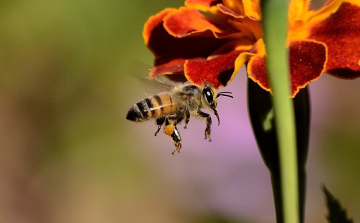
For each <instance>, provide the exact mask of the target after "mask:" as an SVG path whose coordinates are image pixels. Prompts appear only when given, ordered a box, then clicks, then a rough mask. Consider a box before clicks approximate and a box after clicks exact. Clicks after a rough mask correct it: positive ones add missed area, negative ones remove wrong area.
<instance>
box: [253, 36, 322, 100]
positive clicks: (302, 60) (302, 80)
mask: <svg viewBox="0 0 360 223" xmlns="http://www.w3.org/2000/svg"><path fill="white" fill-rule="evenodd" d="M325 63H326V47H325V46H324V45H323V44H321V43H316V42H307V41H296V42H292V43H291V44H290V71H291V78H290V79H291V96H292V97H294V96H295V95H296V93H297V92H298V91H299V89H300V88H303V87H305V86H306V85H307V84H308V83H310V82H312V81H314V80H316V79H318V78H319V77H320V76H321V73H322V72H323V69H324V64H325ZM248 74H249V77H250V78H251V79H252V80H254V81H255V82H257V83H258V84H259V85H260V86H261V87H262V88H264V89H265V90H270V86H269V82H268V77H267V71H266V67H265V60H264V56H261V55H256V56H254V57H252V58H251V59H250V60H249V66H248Z"/></svg>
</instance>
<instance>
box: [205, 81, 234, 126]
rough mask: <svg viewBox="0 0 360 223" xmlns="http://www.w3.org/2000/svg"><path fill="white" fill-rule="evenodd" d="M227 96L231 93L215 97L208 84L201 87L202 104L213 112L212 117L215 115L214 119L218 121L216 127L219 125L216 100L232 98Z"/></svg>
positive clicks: (222, 93)
mask: <svg viewBox="0 0 360 223" xmlns="http://www.w3.org/2000/svg"><path fill="white" fill-rule="evenodd" d="M228 94H231V92H220V93H219V94H217V95H216V90H215V88H214V87H213V86H212V84H210V83H205V84H204V85H203V87H202V101H203V104H204V105H205V107H208V108H210V109H211V110H213V112H214V115H216V118H217V120H218V125H220V118H219V114H218V113H217V111H216V107H217V98H218V97H219V96H226V97H230V98H232V96H231V95H228Z"/></svg>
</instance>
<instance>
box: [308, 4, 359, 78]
mask: <svg viewBox="0 0 360 223" xmlns="http://www.w3.org/2000/svg"><path fill="white" fill-rule="evenodd" d="M309 38H311V39H316V40H318V41H320V42H323V43H325V44H326V46H327V47H328V62H327V64H326V70H325V72H328V73H330V74H332V75H334V76H337V77H340V78H356V77H360V65H359V60H360V50H359V49H360V7H358V6H356V5H354V4H351V3H347V2H344V3H342V4H341V6H340V7H339V9H338V11H337V12H336V13H334V14H332V15H331V16H330V17H328V18H327V19H325V20H323V21H322V22H320V23H319V24H317V25H315V26H314V27H313V28H312V29H311V31H310V36H309Z"/></svg>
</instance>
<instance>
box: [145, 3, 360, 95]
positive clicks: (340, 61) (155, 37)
mask: <svg viewBox="0 0 360 223" xmlns="http://www.w3.org/2000/svg"><path fill="white" fill-rule="evenodd" d="M259 4H260V0H222V1H221V0H186V1H185V5H186V6H185V7H180V8H179V9H172V8H167V9H164V10H163V11H161V12H160V13H158V14H156V15H154V16H152V17H150V18H149V20H148V21H147V22H146V24H145V27H144V31H143V36H144V39H145V44H146V45H147V46H148V48H149V49H150V50H151V51H152V52H153V53H154V55H155V63H154V68H153V69H152V71H151V73H150V77H151V78H154V77H157V76H160V75H168V74H184V75H185V77H186V79H187V80H188V81H190V82H192V83H193V84H196V85H201V84H202V82H210V83H212V84H213V85H214V87H215V88H220V87H223V86H226V85H227V84H228V83H229V82H230V81H231V80H232V78H233V77H234V76H235V74H236V73H237V72H238V71H239V69H240V68H241V66H242V65H244V64H245V63H247V73H248V76H249V78H251V79H252V80H253V81H255V82H257V83H258V84H259V85H260V86H261V87H262V88H263V89H265V90H268V91H271V88H270V86H269V83H268V78H267V73H266V66H265V56H266V52H265V44H264V41H263V33H262V28H261V11H260V5H259ZM286 47H287V49H288V51H289V63H290V75H291V78H290V79H291V90H292V92H291V96H292V97H294V96H295V95H296V93H297V92H298V91H299V89H300V88H304V87H305V86H306V85H307V84H308V83H310V82H312V81H314V80H317V79H318V78H319V77H320V76H321V74H322V73H323V72H326V73H328V74H331V75H333V76H335V77H339V78H345V79H352V78H357V77H359V76H360V50H359V49H360V2H359V1H358V0H328V1H327V2H326V3H325V4H324V5H323V7H322V8H320V9H319V10H316V11H315V10H312V9H311V7H310V0H292V1H291V3H290V7H289V12H288V35H287V43H286Z"/></svg>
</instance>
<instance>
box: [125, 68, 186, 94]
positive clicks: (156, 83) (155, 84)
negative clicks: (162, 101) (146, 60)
mask: <svg viewBox="0 0 360 223" xmlns="http://www.w3.org/2000/svg"><path fill="white" fill-rule="evenodd" d="M134 67H135V70H136V71H135V73H134V69H132V72H131V73H133V74H134V75H132V76H133V77H135V78H136V79H137V81H138V82H139V83H140V84H141V86H142V88H143V89H144V92H145V94H146V96H149V95H155V94H158V93H160V92H164V91H171V90H172V89H173V88H174V87H175V86H176V85H178V84H179V83H184V80H183V79H181V78H177V75H169V77H170V78H171V79H169V78H168V76H160V77H157V78H153V79H150V78H149V73H150V71H151V67H150V66H147V65H145V64H143V63H141V62H136V66H134ZM180 76H183V75H180Z"/></svg>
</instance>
